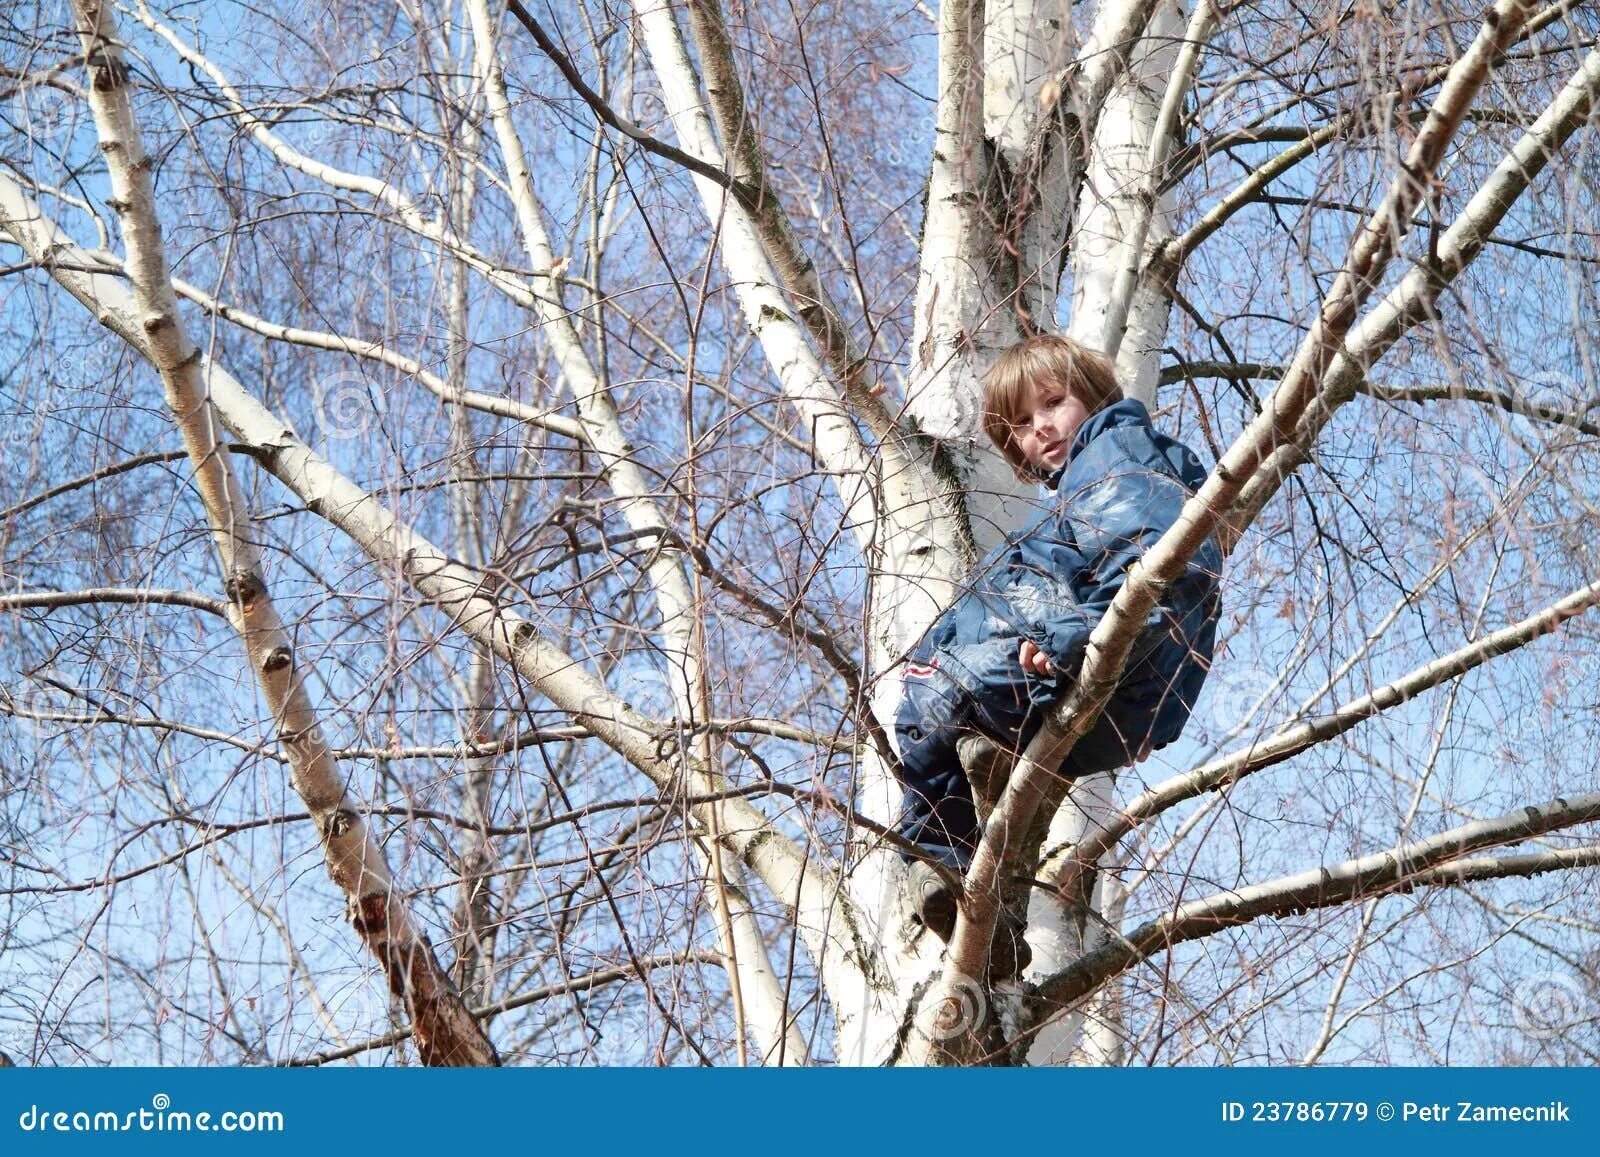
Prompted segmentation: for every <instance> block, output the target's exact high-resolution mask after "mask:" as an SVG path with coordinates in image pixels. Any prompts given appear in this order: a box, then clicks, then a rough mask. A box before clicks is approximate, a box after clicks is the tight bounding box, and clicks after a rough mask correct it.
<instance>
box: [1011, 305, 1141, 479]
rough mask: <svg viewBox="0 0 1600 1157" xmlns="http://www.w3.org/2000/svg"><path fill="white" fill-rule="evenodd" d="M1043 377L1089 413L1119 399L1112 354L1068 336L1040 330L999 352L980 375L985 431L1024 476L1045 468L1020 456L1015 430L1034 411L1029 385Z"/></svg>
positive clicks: (1032, 476) (1033, 475) (1031, 476)
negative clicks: (1039, 332) (981, 376)
mask: <svg viewBox="0 0 1600 1157" xmlns="http://www.w3.org/2000/svg"><path fill="white" fill-rule="evenodd" d="M1041 382H1042V383H1047V384H1049V383H1053V384H1055V385H1058V386H1060V387H1061V388H1062V389H1063V390H1065V391H1066V392H1067V393H1069V394H1071V395H1072V396H1073V397H1075V398H1077V399H1078V401H1080V402H1082V403H1083V408H1084V409H1085V410H1087V411H1088V412H1089V413H1091V414H1093V413H1095V412H1096V411H1097V410H1103V409H1105V408H1106V407H1107V406H1109V405H1111V404H1112V403H1114V402H1120V401H1122V387H1121V386H1119V385H1118V384H1117V375H1116V371H1115V370H1114V369H1112V367H1111V359H1109V358H1107V357H1106V356H1105V355H1104V354H1102V353H1100V352H1099V351H1097V350H1092V349H1090V348H1089V347H1088V346H1086V345H1083V344H1082V343H1081V342H1076V341H1073V340H1072V339H1071V338H1070V337H1058V336H1056V335H1055V334H1038V335H1036V336H1034V337H1030V338H1024V339H1023V340H1022V341H1019V342H1018V343H1017V344H1016V345H1014V346H1012V347H1011V348H1010V349H1008V350H1006V351H1005V353H1003V354H1001V355H1000V358H999V360H998V361H996V362H995V363H994V365H993V366H992V367H991V368H990V370H989V373H988V374H987V375H986V376H985V377H984V379H983V432H984V433H985V434H987V435H989V438H990V440H991V441H993V442H994V444H995V446H996V447H998V448H999V450H1000V453H1001V454H1002V455H1004V456H1005V460H1006V461H1007V462H1009V463H1010V464H1011V469H1012V470H1014V471H1016V474H1017V477H1018V478H1022V479H1026V480H1033V479H1038V478H1040V477H1042V474H1043V472H1042V471H1040V470H1039V469H1038V468H1037V467H1035V466H1034V465H1033V464H1032V463H1031V462H1029V461H1028V460H1027V459H1026V458H1024V457H1023V456H1022V451H1021V450H1019V449H1018V448H1017V440H1016V435H1015V432H1014V431H1015V428H1016V426H1017V425H1018V421H1019V419H1020V418H1021V417H1022V415H1023V414H1024V413H1027V412H1031V411H1032V408H1033V388H1034V386H1035V384H1037V383H1041Z"/></svg>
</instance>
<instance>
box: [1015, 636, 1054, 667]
mask: <svg viewBox="0 0 1600 1157" xmlns="http://www.w3.org/2000/svg"><path fill="white" fill-rule="evenodd" d="M1017 662H1019V663H1021V664H1022V669H1023V670H1024V671H1028V672H1031V673H1033V674H1035V675H1054V674H1055V673H1056V668H1055V664H1053V663H1052V662H1050V656H1049V655H1046V654H1045V653H1044V651H1043V650H1041V649H1040V647H1039V645H1038V644H1037V643H1035V642H1033V640H1031V639H1024V640H1022V649H1021V650H1020V651H1018V652H1017Z"/></svg>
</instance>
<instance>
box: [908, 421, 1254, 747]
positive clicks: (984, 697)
mask: <svg viewBox="0 0 1600 1157" xmlns="http://www.w3.org/2000/svg"><path fill="white" fill-rule="evenodd" d="M1204 480H1205V470H1204V468H1203V467H1202V466H1201V464H1200V460H1199V459H1198V458H1197V457H1195V455H1194V452H1193V451H1191V450H1190V449H1189V448H1188V447H1186V446H1184V445H1183V444H1182V443H1180V442H1178V441H1176V440H1174V439H1172V438H1169V437H1168V436H1166V435H1165V434H1162V433H1161V432H1159V431H1158V430H1156V429H1155V428H1154V427H1153V426H1152V425H1151V423H1150V414H1149V411H1147V410H1146V409H1145V407H1144V405H1143V404H1142V403H1140V402H1138V401H1135V400H1133V399H1126V400H1124V401H1120V402H1117V403H1115V404H1113V405H1111V406H1108V407H1106V408H1105V409H1103V410H1100V411H1098V412H1096V413H1094V414H1092V415H1090V417H1089V418H1088V419H1087V420H1085V421H1084V423H1083V425H1082V426H1080V427H1079V428H1078V432H1077V434H1076V436H1075V437H1074V439H1073V443H1072V447H1071V449H1070V451H1069V453H1068V457H1067V461H1066V463H1065V465H1064V466H1063V467H1062V468H1061V469H1060V470H1059V471H1058V472H1057V473H1056V475H1055V476H1054V477H1053V478H1052V479H1051V480H1050V485H1051V488H1052V489H1053V490H1054V491H1055V499H1054V502H1053V504H1052V507H1051V508H1050V509H1048V510H1046V511H1045V512H1044V513H1043V514H1042V515H1041V516H1040V517H1039V518H1038V519H1037V520H1036V521H1035V522H1034V523H1033V524H1032V525H1030V526H1028V527H1026V528H1025V529H1023V530H1022V531H1020V532H1018V533H1016V534H1013V535H1012V536H1011V537H1010V538H1009V539H1007V541H1006V542H1005V543H1003V544H1002V545H1001V546H999V547H998V548H996V549H995V550H994V551H992V552H991V553H990V554H989V555H987V556H986V557H985V558H984V559H983V560H982V561H981V562H980V563H979V564H978V566H977V568H976V569H975V570H974V572H973V576H972V579H971V581H970V584H969V587H968V589H967V590H966V592H965V593H963V594H962V595H961V597H960V598H958V599H957V600H956V602H955V603H954V604H953V605H952V606H951V607H950V608H949V609H948V610H947V611H945V612H944V614H942V615H941V616H940V617H939V619H938V620H937V621H936V622H935V623H934V624H933V626H932V627H931V628H929V630H928V632H927V634H925V635H924V636H923V637H922V639H921V641H920V642H919V643H918V644H917V646H916V647H915V648H913V649H912V651H911V653H910V655H909V656H908V658H909V659H910V660H911V661H912V662H918V663H923V664H928V665H931V666H933V667H936V668H939V669H940V670H942V671H944V672H945V674H946V675H948V677H949V678H950V679H951V680H953V681H954V682H955V683H956V684H958V685H959V686H960V687H961V689H962V690H963V691H964V692H965V693H966V694H967V695H968V696H970V698H971V705H972V707H973V708H974V719H975V722H976V723H977V725H978V726H979V727H980V729H982V730H985V731H988V732H990V734H991V735H992V736H993V737H994V738H996V739H999V740H1001V741H1003V742H1007V743H1010V742H1015V741H1017V739H1018V731H1019V722H1020V723H1021V730H1022V731H1023V732H1024V733H1025V734H1023V736H1022V738H1024V739H1025V738H1026V737H1027V735H1026V733H1030V732H1031V731H1032V730H1033V729H1034V728H1036V726H1037V723H1038V721H1039V719H1040V718H1042V709H1043V708H1046V707H1048V706H1050V705H1051V704H1052V703H1054V702H1056V701H1057V700H1058V699H1059V698H1061V696H1062V695H1063V694H1064V692H1065V690H1066V688H1067V687H1068V686H1069V685H1070V684H1071V681H1072V680H1073V679H1074V678H1075V677H1076V675H1077V673H1078V671H1079V669H1080V668H1081V667H1082V665H1083V656H1084V649H1085V646H1086V644H1087V643H1088V640H1089V635H1090V632H1092V631H1093V630H1094V628H1095V627H1096V626H1097V625H1098V624H1099V622H1100V619H1101V617H1102V616H1103V615H1104V614H1105V612H1106V609H1107V608H1108V607H1109V606H1110V605H1111V601H1112V599H1114V598H1115V597H1116V594H1117V592H1118V591H1119V590H1121V589H1122V583H1123V579H1124V578H1125V576H1126V574H1127V570H1128V568H1129V567H1130V566H1132V565H1133V563H1134V562H1135V561H1136V560H1137V559H1138V558H1139V557H1140V555H1142V554H1143V553H1144V552H1145V551H1146V550H1147V549H1149V548H1150V547H1151V546H1153V545H1154V544H1155V543H1156V541H1157V540H1158V539H1160V537H1161V536H1162V535H1163V534H1164V533H1166V531H1167V530H1168V529H1169V528H1170V527H1171V526H1172V525H1173V523H1175V522H1176V521H1177V518H1178V514H1179V511H1180V510H1181V509H1182V508H1183V504H1184V503H1185V502H1186V501H1187V500H1188V498H1189V497H1190V495H1191V493H1192V492H1193V491H1194V490H1195V489H1197V488H1198V487H1199V486H1200V484H1201V483H1202V482H1203V481H1204ZM1221 570H1222V552H1221V550H1220V549H1219V548H1218V546H1217V544H1216V541H1215V540H1214V539H1209V538H1208V539H1207V540H1206V542H1205V543H1204V544H1203V545H1202V546H1201V548H1200V549H1199V550H1198V551H1196V552H1195V554H1194V556H1193V557H1192V558H1191V559H1190V561H1189V565H1188V568H1187V570H1186V571H1185V573H1184V574H1183V575H1182V576H1181V577H1180V578H1179V579H1178V580H1177V581H1176V582H1174V583H1173V584H1172V586H1171V587H1169V588H1168V590H1167V592H1166V593H1165V595H1164V596H1163V598H1162V600H1161V602H1160V604H1159V605H1158V606H1157V607H1156V608H1155V610H1154V611H1152V613H1151V615H1150V617H1149V619H1148V621H1147V622H1146V624H1145V628H1144V631H1143V632H1142V634H1141V635H1140V637H1139V639H1138V640H1136V642H1135V644H1134V648H1133V650H1132V651H1131V653H1130V654H1129V657H1128V663H1127V666H1126V668H1125V670H1124V673H1123V677H1122V679H1121V681H1120V682H1119V684H1118V686H1117V690H1116V692H1115V693H1114V695H1113V696H1112V699H1111V701H1110V702H1109V703H1108V704H1107V705H1106V709H1105V711H1104V713H1103V714H1102V716H1101V719H1100V722H1099V723H1097V724H1096V726H1095V727H1094V728H1093V729H1091V731H1090V733H1089V734H1088V735H1086V736H1084V737H1083V738H1082V739H1080V740H1079V742H1078V744H1077V746H1076V747H1075V748H1074V750H1073V754H1072V757H1071V758H1072V761H1073V762H1074V763H1076V764H1077V765H1078V767H1079V769H1080V770H1082V771H1100V770H1108V769H1110V768H1113V767H1119V766H1121V765H1122V764H1125V763H1127V762H1129V761H1130V760H1131V759H1132V758H1133V756H1134V755H1135V754H1136V753H1137V751H1138V750H1139V748H1140V747H1141V746H1142V745H1143V744H1144V743H1145V742H1149V743H1150V744H1151V746H1152V747H1156V748H1159V747H1164V746H1165V745H1166V744H1168V743H1171V742H1172V741H1173V740H1174V739H1176V738H1177V737H1178V735H1179V733H1180V732H1181V731H1182V730H1183V726H1184V724H1185V723H1186V722H1188V719H1189V713H1190V712H1191V711H1192V710H1193V709H1194V704H1195V700H1196V699H1197V698H1198V697H1199V694H1200V688H1201V685H1202V684H1203V683H1204V682H1205V677H1206V671H1207V670H1208V669H1209V667H1210V665H1211V655H1212V648H1213V644H1214V642H1215V638H1216V625H1217V616H1218V614H1219V612H1220V596H1219V593H1218V586H1219V578H1220V574H1221ZM1024 638H1027V639H1031V640H1033V642H1034V643H1036V644H1037V645H1038V646H1039V647H1040V648H1041V649H1042V650H1044V652H1045V653H1046V654H1047V655H1049V657H1050V661H1051V663H1052V664H1053V666H1054V667H1055V670H1056V674H1055V675H1052V676H1048V677H1046V676H1040V675H1035V674H1031V673H1026V672H1024V671H1023V670H1022V666H1021V664H1020V662H1019V661H1018V655H1017V652H1018V648H1019V645H1020V641H1021V640H1022V639H1024Z"/></svg>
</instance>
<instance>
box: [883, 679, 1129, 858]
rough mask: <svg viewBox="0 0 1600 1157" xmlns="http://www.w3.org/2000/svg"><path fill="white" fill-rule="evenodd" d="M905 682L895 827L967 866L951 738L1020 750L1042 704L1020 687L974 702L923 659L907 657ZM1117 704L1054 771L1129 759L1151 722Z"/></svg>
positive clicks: (965, 792) (967, 798)
mask: <svg viewBox="0 0 1600 1157" xmlns="http://www.w3.org/2000/svg"><path fill="white" fill-rule="evenodd" d="M904 687H905V693H904V696H903V697H902V699H901V700H900V709H899V711H898V712H896V714H895V724H894V730H895V741H896V744H897V746H898V747H899V750H900V771H899V777H900V783H901V785H902V786H903V787H904V788H905V789H906V795H905V803H904V805H903V806H902V808H901V812H900V820H899V822H898V823H897V824H896V825H895V831H896V832H897V833H898V834H899V835H901V836H904V837H905V838H906V839H907V840H910V841H911V842H912V843H914V844H917V845H919V846H921V847H922V848H923V849H924V850H926V851H928V852H930V853H932V854H933V855H935V856H937V857H938V858H939V859H941V860H943V861H945V862H946V863H948V864H950V865H951V866H952V867H957V868H965V867H966V865H967V864H968V863H969V862H970V861H971V858H972V853H973V852H974V851H976V850H977V846H978V836H979V831H978V813H977V808H976V807H975V805H974V804H973V799H972V785H971V784H970V783H969V782H968V781H967V773H966V771H965V769H963V768H962V766H961V759H960V756H959V755H958V753H957V750H956V744H957V743H958V742H959V741H960V740H961V739H963V738H964V737H966V736H968V735H973V734H977V735H982V736H985V737H986V738H988V739H989V740H991V741H993V742H995V743H998V744H999V745H1000V746H1002V747H1007V748H1014V749H1017V750H1020V749H1021V748H1023V747H1025V746H1026V745H1027V743H1028V741H1029V740H1030V739H1032V738H1033V736H1034V733H1035V732H1036V731H1038V730H1039V726H1040V724H1041V723H1043V722H1044V716H1045V711H1044V709H1043V708H1041V707H1039V706H1037V705H1035V704H1033V703H1031V702H1026V701H1024V700H1022V699H1021V697H1020V694H1019V695H1018V696H1015V697H1012V698H997V699H996V700H994V701H989V702H983V703H979V702H978V701H976V700H975V699H974V698H973V697H972V696H971V695H969V694H968V693H967V691H966V690H965V689H964V688H963V687H962V686H961V685H960V684H958V683H956V682H955V681H954V680H953V679H951V678H950V677H949V676H948V675H946V674H945V673H944V672H943V671H941V670H939V669H938V668H937V667H934V666H932V665H929V664H925V663H917V662H909V663H907V664H906V668H905V675H904ZM1121 706H1123V705H1122V704H1118V703H1116V702H1115V701H1113V703H1111V704H1108V705H1107V709H1106V711H1105V713H1104V714H1102V715H1101V717H1100V721H1099V722H1098V723H1096V724H1095V725H1094V726H1093V727H1092V728H1090V729H1089V733H1088V734H1087V735H1085V736H1084V737H1083V738H1082V739H1080V740H1079V741H1078V742H1077V744H1075V745H1074V747H1073V750H1072V753H1071V754H1070V755H1068V756H1067V758H1066V760H1065V761H1064V762H1063V763H1062V765H1061V767H1060V769H1059V771H1058V773H1057V774H1059V775H1061V776H1063V777H1064V778H1067V779H1077V778H1078V777H1079V776H1082V775H1087V774H1089V773H1091V772H1100V771H1110V770H1111V769H1112V768H1116V767H1122V766H1124V765H1126V764H1129V763H1132V762H1133V759H1134V753H1136V752H1138V751H1139V750H1140V748H1141V746H1142V745H1143V742H1144V736H1145V732H1146V731H1148V725H1149V721H1148V720H1138V721H1137V722H1139V723H1143V724H1144V726H1143V727H1142V728H1141V727H1139V726H1130V723H1133V722H1135V721H1132V720H1129V719H1126V718H1119V716H1120V715H1121V714H1122V712H1120V711H1118V710H1116V709H1117V708H1118V707H1121ZM1135 733H1137V734H1135Z"/></svg>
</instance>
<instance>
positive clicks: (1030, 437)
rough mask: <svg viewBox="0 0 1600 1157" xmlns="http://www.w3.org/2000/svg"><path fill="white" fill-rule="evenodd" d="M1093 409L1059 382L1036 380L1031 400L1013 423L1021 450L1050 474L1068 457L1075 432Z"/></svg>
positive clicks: (1029, 462)
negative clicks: (1086, 406)
mask: <svg viewBox="0 0 1600 1157" xmlns="http://www.w3.org/2000/svg"><path fill="white" fill-rule="evenodd" d="M1088 416H1089V411H1088V410H1087V409H1085V408H1084V404H1083V403H1082V402H1080V401H1079V400H1078V399H1077V397H1076V396H1074V395H1072V394H1069V393H1068V392H1067V391H1066V389H1065V388H1063V387H1062V386H1061V385H1060V384H1059V383H1057V382H1035V383H1034V385H1033V398H1032V399H1031V403H1030V404H1026V405H1024V406H1023V409H1022V412H1021V413H1019V414H1018V415H1017V419H1016V423H1015V425H1014V426H1013V435H1012V436H1013V437H1014V438H1015V439H1016V446H1017V450H1018V451H1019V452H1020V453H1021V454H1022V456H1023V457H1024V458H1026V459H1027V460H1028V464H1029V465H1031V466H1033V467H1034V468H1035V469H1038V470H1042V471H1044V472H1045V473H1047V474H1050V473H1054V472H1055V471H1056V470H1059V469H1060V468H1061V464H1062V463H1063V462H1065V461H1066V460H1067V451H1068V450H1070V449H1071V448H1072V438H1073V435H1075V434H1077V432H1078V427H1079V426H1081V425H1083V422H1084V419H1085V418H1087V417H1088Z"/></svg>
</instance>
